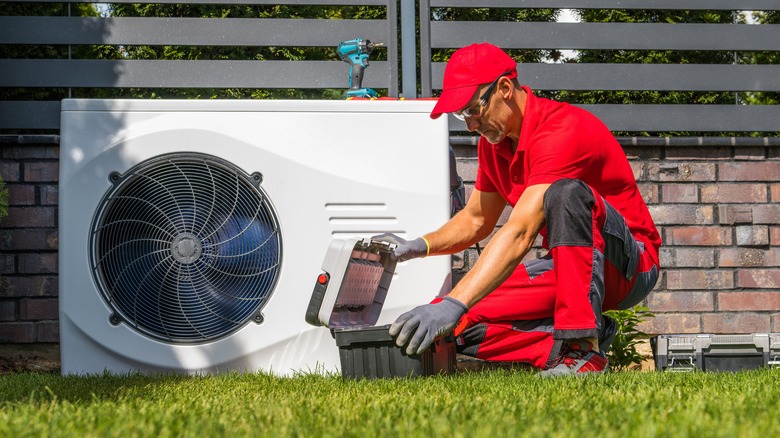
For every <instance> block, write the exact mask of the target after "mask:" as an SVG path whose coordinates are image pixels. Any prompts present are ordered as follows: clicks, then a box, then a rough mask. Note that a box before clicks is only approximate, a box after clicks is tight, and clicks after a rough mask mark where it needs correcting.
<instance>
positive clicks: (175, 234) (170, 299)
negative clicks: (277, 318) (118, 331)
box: [90, 153, 281, 343]
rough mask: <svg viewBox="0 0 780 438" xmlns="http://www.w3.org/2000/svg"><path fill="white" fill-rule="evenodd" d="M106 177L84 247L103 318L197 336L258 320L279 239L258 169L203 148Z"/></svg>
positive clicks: (176, 338) (177, 337) (167, 334)
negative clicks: (104, 308) (106, 312)
mask: <svg viewBox="0 0 780 438" xmlns="http://www.w3.org/2000/svg"><path fill="white" fill-rule="evenodd" d="M110 179H111V181H112V183H113V184H114V185H113V187H112V189H111V190H109V192H108V193H107V194H106V196H105V197H104V198H103V200H102V201H101V204H100V207H99V208H98V213H97V215H96V217H95V220H94V223H93V227H92V234H91V242H90V250H91V251H90V252H91V261H92V270H93V273H94V275H95V278H96V280H97V282H98V284H99V288H100V292H101V294H102V296H103V298H104V299H105V301H106V303H108V305H109V306H110V307H111V308H112V309H113V310H114V314H113V315H112V316H111V320H112V323H114V324H118V323H121V322H124V323H126V324H128V325H129V326H131V327H133V328H134V329H136V330H138V331H139V332H141V333H143V334H145V335H147V336H150V337H152V338H155V339H158V340H162V341H166V342H176V343H181V342H183V343H197V342H206V341H213V340H216V339H219V338H221V337H224V336H227V335H229V334H231V333H233V332H235V331H236V330H238V329H239V328H241V327H243V326H244V325H245V324H246V323H248V322H249V321H252V320H255V321H257V322H261V321H262V316H261V315H260V310H261V309H262V307H263V305H264V304H265V303H266V302H267V301H268V299H269V298H270V296H271V294H272V292H273V290H274V287H275V285H276V281H277V278H278V276H279V270H280V259H281V242H280V236H279V224H278V221H277V219H276V216H275V214H274V212H273V208H272V206H271V204H270V202H269V201H268V197H267V196H266V194H265V192H264V191H263V190H262V188H261V187H260V182H261V177H260V175H259V174H253V175H251V176H250V175H247V174H246V173H244V172H243V171H241V170H240V169H239V168H237V167H236V166H235V165H233V164H231V163H228V162H227V161H224V160H221V159H219V158H216V157H213V156H210V155H204V154H190V153H175V154H169V155H163V156H159V157H156V158H153V159H150V160H147V161H145V162H143V163H140V164H139V165H137V166H135V167H133V168H132V169H130V170H129V171H128V172H127V173H125V174H124V175H120V174H118V173H113V174H112V175H111V177H110Z"/></svg>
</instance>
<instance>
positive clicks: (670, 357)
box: [652, 333, 780, 371]
mask: <svg viewBox="0 0 780 438" xmlns="http://www.w3.org/2000/svg"><path fill="white" fill-rule="evenodd" d="M652 341H653V342H652V344H653V355H654V356H655V366H656V369H658V370H661V371H696V370H698V371H741V370H749V369H756V368H764V367H776V366H780V333H753V334H735V335H720V334H675V335H660V336H657V337H656V338H654V339H653V340H652Z"/></svg>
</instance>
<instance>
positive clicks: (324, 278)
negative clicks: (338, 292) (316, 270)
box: [317, 274, 328, 284]
mask: <svg viewBox="0 0 780 438" xmlns="http://www.w3.org/2000/svg"><path fill="white" fill-rule="evenodd" d="M327 282H328V276H327V275H326V274H320V276H319V277H317V283H319V284H325V283H327Z"/></svg>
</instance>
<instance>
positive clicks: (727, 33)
mask: <svg viewBox="0 0 780 438" xmlns="http://www.w3.org/2000/svg"><path fill="white" fill-rule="evenodd" d="M430 33H431V37H430V38H431V45H430V47H431V48H451V49H455V48H459V47H463V46H467V45H469V44H471V43H473V42H481V41H490V42H491V43H493V44H495V45H497V46H499V47H502V48H504V49H512V48H518V49H605V50H610V49H613V50H618V49H630V50H778V49H780V47H778V41H780V24H764V25H748V24H667V23H663V24H656V23H515V22H474V21H470V22H467V21H446V22H445V21H432V22H431V23H430Z"/></svg>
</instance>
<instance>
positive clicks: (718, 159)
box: [0, 136, 780, 344]
mask: <svg viewBox="0 0 780 438" xmlns="http://www.w3.org/2000/svg"><path fill="white" fill-rule="evenodd" d="M57 140H58V138H57V137H56V136H50V137H46V136H43V137H35V136H26V137H16V136H0V158H2V161H0V175H2V177H3V178H4V179H5V181H6V183H7V185H8V188H9V191H10V198H11V205H10V214H9V216H8V217H7V218H6V219H4V220H3V221H2V222H0V275H2V277H3V280H2V284H0V344H36V343H41V344H44V343H56V342H58V339H59V333H58V322H57V317H58V308H57V295H58V290H57V259H58V253H57V248H58V234H57V196H58V193H57V181H58V157H59V147H58V145H57ZM625 151H626V154H627V155H628V157H629V160H630V162H631V166H632V168H633V170H634V174H635V176H636V178H637V180H638V182H639V186H640V189H641V190H642V193H643V195H644V198H645V200H646V202H647V203H648V205H649V207H650V210H651V213H652V214H653V216H654V217H655V219H656V222H657V225H658V227H659V230H660V232H661V235H662V237H663V239H664V246H663V248H662V251H661V263H662V264H663V267H664V269H663V274H662V277H661V279H660V281H659V283H658V285H657V287H656V289H655V291H654V293H653V294H652V295H651V296H650V297H649V298H648V300H647V304H648V306H650V308H651V309H652V310H653V311H655V313H656V315H657V316H656V318H655V319H654V320H653V321H652V322H651V323H649V324H648V325H647V326H646V327H645V328H646V330H647V331H648V332H650V333H696V332H712V333H738V332H767V331H775V332H780V146H763V147H762V146H756V147H731V146H724V147H702V146H696V147H680V146H626V147H625ZM456 155H457V157H458V158H457V163H458V171H459V173H460V175H461V176H462V177H463V178H464V180H466V183H467V193H470V191H471V188H472V186H473V182H474V175H475V172H476V158H475V148H474V147H473V146H459V147H458V148H457V149H456ZM507 215H508V210H507V211H506V213H505V215H504V219H502V220H505V218H506V217H507ZM486 243H487V239H486V241H485V242H483V245H484V244H486ZM540 252H541V250H537V251H534V254H532V255H533V256H535V255H538V254H539V253H540ZM475 260H476V250H475V249H469V250H467V251H465V252H464V253H463V254H460V255H459V256H458V257H456V258H455V267H456V268H457V269H458V270H459V271H460V272H461V273H462V272H463V271H465V270H468V269H469V267H470V266H473V263H474V262H475Z"/></svg>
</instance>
